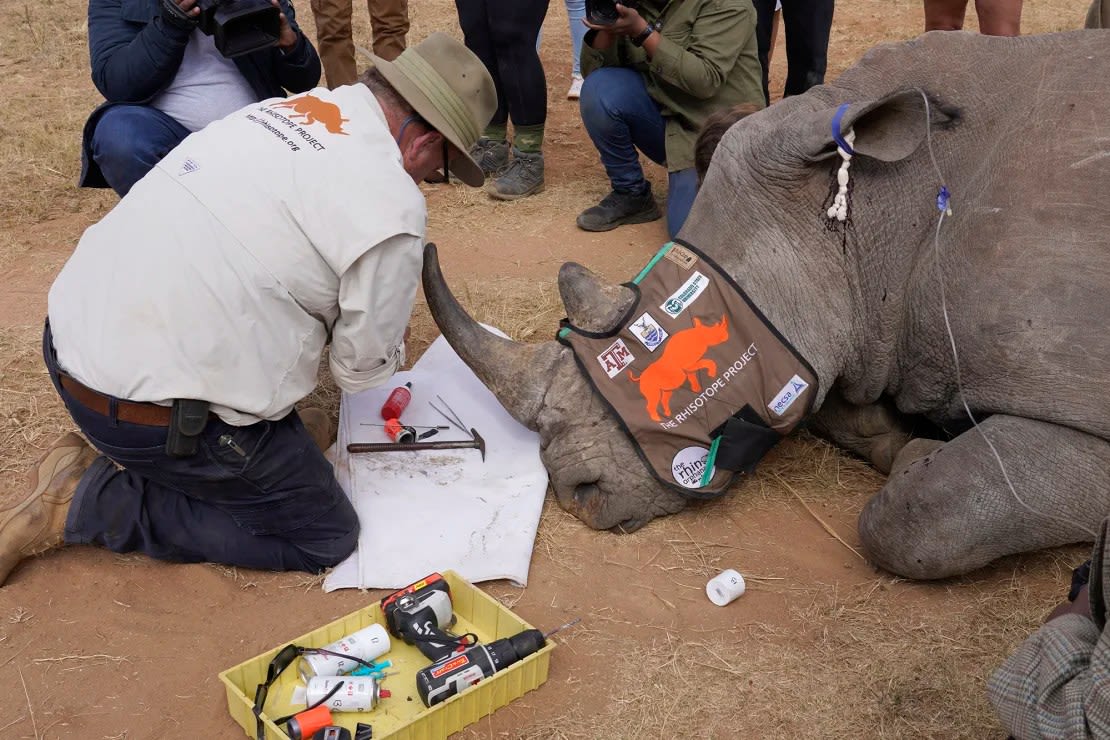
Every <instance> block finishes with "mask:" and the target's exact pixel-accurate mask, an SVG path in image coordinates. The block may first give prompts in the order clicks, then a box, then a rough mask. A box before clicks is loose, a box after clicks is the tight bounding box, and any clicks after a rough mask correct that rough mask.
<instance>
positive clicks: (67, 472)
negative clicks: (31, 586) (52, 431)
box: [0, 432, 98, 586]
mask: <svg viewBox="0 0 1110 740" xmlns="http://www.w3.org/2000/svg"><path fill="white" fill-rule="evenodd" d="M97 455H98V453H97V451H96V450H94V449H93V448H92V447H90V446H89V445H88V444H87V443H86V442H85V440H83V439H81V437H79V436H78V435H77V434H74V433H73V432H70V433H69V434H66V435H65V436H63V437H62V438H61V439H59V440H58V441H57V442H55V443H54V446H53V447H51V448H50V449H49V450H47V452H46V454H45V455H43V456H42V457H41V458H39V461H38V464H37V465H36V466H35V469H34V470H33V471H31V474H30V476H29V478H30V481H29V482H30V488H31V493H30V495H28V496H27V498H25V499H23V500H22V501H20V502H18V503H15V504H12V505H11V506H9V507H7V508H5V509H0V586H2V585H4V581H6V580H7V579H8V574H9V573H11V572H12V569H14V568H15V566H16V565H18V564H19V562H20V561H21V560H23V559H24V558H29V557H31V556H33V555H41V554H42V553H44V552H46V551H48V550H53V549H54V548H56V547H60V546H61V544H62V534H63V532H64V531H65V526H66V514H68V513H69V504H70V502H72V501H73V494H74V493H75V492H76V491H77V484H78V483H80V482H81V476H82V475H84V474H85V471H86V470H88V469H89V466H90V465H92V463H93V461H94V460H96V458H97Z"/></svg>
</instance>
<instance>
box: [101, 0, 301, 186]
mask: <svg viewBox="0 0 1110 740" xmlns="http://www.w3.org/2000/svg"><path fill="white" fill-rule="evenodd" d="M221 49H222V51H223V53H221ZM89 52H90V58H91V62H92V79H93V83H94V84H95V85H96V88H97V89H98V90H99V91H100V93H101V94H102V95H103V96H104V97H105V98H106V100H107V102H105V103H104V104H102V105H101V106H99V107H98V108H97V109H96V110H94V111H93V113H92V115H91V116H89V120H88V121H87V122H86V123H85V129H84V134H83V141H82V164H81V179H80V185H82V186H83V187H111V188H112V189H114V190H115V191H116V192H117V193H119V194H120V195H121V196H123V195H126V194H127V192H128V191H129V190H130V189H131V186H132V185H134V184H135V183H136V182H137V181H138V180H139V179H141V178H142V177H143V175H145V174H146V173H147V172H148V171H149V170H150V168H151V167H153V166H154V164H155V163H156V162H157V161H158V160H160V159H161V158H162V157H164V156H165V155H166V154H167V153H168V152H169V151H170V150H171V149H173V148H174V147H175V146H177V145H178V144H179V143H181V141H182V140H183V139H184V138H185V137H186V136H188V135H189V134H190V133H192V132H194V131H199V130H200V129H202V128H204V127H205V126H206V125H208V124H209V123H211V122H212V121H215V120H217V119H219V118H223V117H224V116H226V115H227V114H228V113H231V112H233V111H236V110H238V109H239V108H242V107H243V106H244V105H247V104H248V103H252V102H256V101H259V100H264V99H266V98H272V97H276V96H283V95H285V90H289V91H290V92H304V91H306V90H311V89H312V88H313V87H315V86H316V84H317V83H318V82H319V81H320V58H319V57H318V56H317V55H316V50H315V49H314V48H313V47H312V44H311V43H310V42H309V41H308V39H307V38H305V35H304V34H303V33H302V32H301V30H300V29H299V28H298V27H297V24H296V20H295V17H294V12H293V6H292V4H291V3H290V0H89ZM225 54H226V55H225ZM232 55H234V58H229V57H231V56H232Z"/></svg>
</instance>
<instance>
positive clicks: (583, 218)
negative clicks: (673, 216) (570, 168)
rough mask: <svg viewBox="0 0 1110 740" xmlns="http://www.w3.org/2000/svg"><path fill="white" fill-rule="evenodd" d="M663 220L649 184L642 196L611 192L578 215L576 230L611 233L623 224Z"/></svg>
mask: <svg viewBox="0 0 1110 740" xmlns="http://www.w3.org/2000/svg"><path fill="white" fill-rule="evenodd" d="M660 218H663V214H662V212H661V211H660V210H659V206H657V205H656V204H655V198H653V197H652V195H651V185H650V184H649V185H648V186H647V188H646V189H645V190H644V192H643V193H642V194H639V195H637V194H636V193H622V192H619V191H617V190H613V191H612V192H610V193H609V194H608V195H606V196H605V197H604V198H602V199H601V202H600V203H598V204H597V205H596V206H594V207H593V208H587V209H586V210H584V211H582V213H580V214H579V215H578V228H580V229H582V230H583V231H612V230H613V229H615V228H617V227H618V226H623V225H625V224H644V223H647V222H648V221H656V220H658V219H660Z"/></svg>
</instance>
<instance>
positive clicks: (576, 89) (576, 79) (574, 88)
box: [567, 75, 583, 100]
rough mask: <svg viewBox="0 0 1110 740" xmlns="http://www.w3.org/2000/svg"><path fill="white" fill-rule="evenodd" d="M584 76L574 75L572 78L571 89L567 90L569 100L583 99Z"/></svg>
mask: <svg viewBox="0 0 1110 740" xmlns="http://www.w3.org/2000/svg"><path fill="white" fill-rule="evenodd" d="M582 82H583V80H582V76H581V75H574V76H573V77H571V78H570V89H569V90H567V100H578V99H579V98H580V97H582Z"/></svg>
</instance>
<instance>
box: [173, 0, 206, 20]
mask: <svg viewBox="0 0 1110 740" xmlns="http://www.w3.org/2000/svg"><path fill="white" fill-rule="evenodd" d="M175 4H176V5H177V7H178V8H180V9H181V12H182V13H184V14H185V15H187V16H189V17H190V18H196V17H197V16H198V15H200V8H198V7H197V0H177V1H176V3H175Z"/></svg>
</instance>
